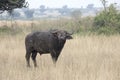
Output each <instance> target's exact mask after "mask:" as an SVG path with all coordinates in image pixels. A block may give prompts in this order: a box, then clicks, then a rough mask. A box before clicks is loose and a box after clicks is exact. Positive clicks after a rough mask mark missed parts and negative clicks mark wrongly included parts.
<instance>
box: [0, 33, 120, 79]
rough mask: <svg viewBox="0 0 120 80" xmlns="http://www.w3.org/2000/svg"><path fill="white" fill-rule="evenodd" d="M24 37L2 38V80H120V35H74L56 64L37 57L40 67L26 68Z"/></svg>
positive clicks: (0, 76)
mask: <svg viewBox="0 0 120 80" xmlns="http://www.w3.org/2000/svg"><path fill="white" fill-rule="evenodd" d="M24 38H25V34H22V35H16V36H1V37H0V80H120V36H119V35H114V36H102V35H101V36H80V37H78V36H74V39H73V40H69V41H67V42H66V44H65V46H64V48H63V50H62V53H61V55H60V57H59V60H58V62H57V64H56V66H55V65H53V62H52V59H51V57H50V55H49V54H44V55H42V56H40V55H39V54H38V55H37V63H38V66H39V67H37V68H34V67H33V63H32V60H31V66H32V67H31V68H27V67H26V61H25V46H24Z"/></svg>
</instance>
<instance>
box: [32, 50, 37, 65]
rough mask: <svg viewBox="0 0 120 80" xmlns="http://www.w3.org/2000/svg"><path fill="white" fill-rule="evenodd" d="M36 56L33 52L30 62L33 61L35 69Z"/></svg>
mask: <svg viewBox="0 0 120 80" xmlns="http://www.w3.org/2000/svg"><path fill="white" fill-rule="evenodd" d="M36 56H37V52H36V51H33V52H32V56H31V57H32V60H33V63H34V67H37V62H36Z"/></svg>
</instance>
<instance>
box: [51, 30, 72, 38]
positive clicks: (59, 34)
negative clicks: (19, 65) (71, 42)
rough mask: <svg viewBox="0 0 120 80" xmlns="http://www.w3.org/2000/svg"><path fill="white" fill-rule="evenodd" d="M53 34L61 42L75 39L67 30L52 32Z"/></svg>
mask: <svg viewBox="0 0 120 80" xmlns="http://www.w3.org/2000/svg"><path fill="white" fill-rule="evenodd" d="M51 32H52V34H54V35H55V36H57V37H58V39H59V40H66V39H73V38H72V36H71V35H72V34H73V33H69V32H67V31H65V30H52V31H51Z"/></svg>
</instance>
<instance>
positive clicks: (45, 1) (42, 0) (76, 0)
mask: <svg viewBox="0 0 120 80" xmlns="http://www.w3.org/2000/svg"><path fill="white" fill-rule="evenodd" d="M26 1H28V3H29V7H30V8H39V7H40V5H45V6H46V7H49V8H61V7H62V6H63V5H68V7H72V8H81V6H82V7H86V6H87V5H88V4H91V3H93V4H94V6H95V7H100V6H102V4H101V2H100V0H26ZM107 1H108V5H109V4H110V3H117V5H120V0H107Z"/></svg>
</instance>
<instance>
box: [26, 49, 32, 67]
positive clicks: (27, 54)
mask: <svg viewBox="0 0 120 80" xmlns="http://www.w3.org/2000/svg"><path fill="white" fill-rule="evenodd" d="M30 55H31V52H28V51H27V52H26V55H25V58H26V62H27V67H30Z"/></svg>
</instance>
